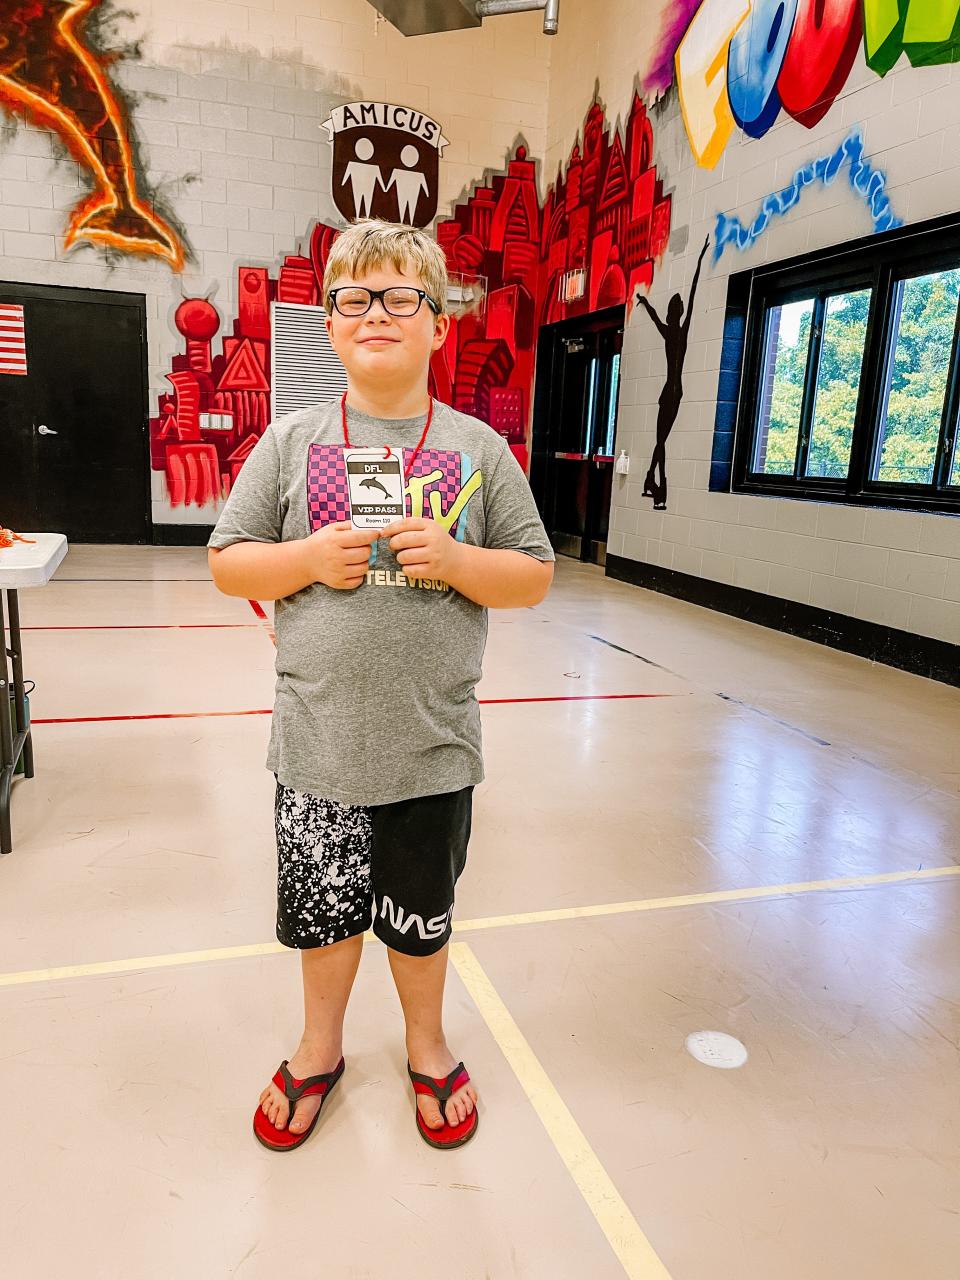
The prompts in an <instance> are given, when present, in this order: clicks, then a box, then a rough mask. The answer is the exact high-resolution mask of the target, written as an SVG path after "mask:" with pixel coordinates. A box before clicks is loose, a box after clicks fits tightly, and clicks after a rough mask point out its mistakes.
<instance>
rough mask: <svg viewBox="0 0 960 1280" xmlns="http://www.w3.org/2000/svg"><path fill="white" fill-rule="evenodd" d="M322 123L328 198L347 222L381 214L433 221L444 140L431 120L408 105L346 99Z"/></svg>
mask: <svg viewBox="0 0 960 1280" xmlns="http://www.w3.org/2000/svg"><path fill="white" fill-rule="evenodd" d="M323 127H324V128H325V129H326V130H327V132H328V134H329V135H330V141H331V142H332V143H333V200H334V203H335V204H336V206H337V208H338V209H339V210H340V212H341V213H342V214H343V216H344V217H345V218H346V219H347V221H348V222H353V221H354V220H355V219H356V218H386V219H387V220H388V221H389V222H406V223H407V224H408V225H410V226H413V227H425V226H427V225H428V224H429V223H430V222H432V221H433V219H434V218H435V217H436V213H437V195H438V180H439V175H440V154H441V152H442V151H443V148H444V147H445V146H446V145H447V139H446V138H445V137H444V136H443V133H442V131H441V129H440V126H439V125H438V124H437V122H436V120H431V118H430V117H429V116H428V115H424V113H423V112H422V111H414V110H413V108H412V107H397V106H391V105H390V104H389V103H386V102H348V103H347V104H346V105H345V106H342V107H337V108H336V110H334V111H333V112H332V113H331V115H330V119H329V120H328V121H326V123H325V124H324V126H323Z"/></svg>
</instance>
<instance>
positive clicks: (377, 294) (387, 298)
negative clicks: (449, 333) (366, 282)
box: [330, 284, 440, 316]
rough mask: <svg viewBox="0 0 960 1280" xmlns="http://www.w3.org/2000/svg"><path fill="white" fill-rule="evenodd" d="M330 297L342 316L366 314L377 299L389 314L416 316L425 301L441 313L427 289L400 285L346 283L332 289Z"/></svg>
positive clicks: (434, 310) (435, 313) (435, 311)
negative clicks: (375, 286)
mask: <svg viewBox="0 0 960 1280" xmlns="http://www.w3.org/2000/svg"><path fill="white" fill-rule="evenodd" d="M330 297H331V298H332V299H333V305H334V307H336V309H337V310H338V311H339V312H340V314H341V315H342V316H365V315H366V314H367V312H368V311H369V310H370V308H371V307H372V306H373V304H374V301H375V300H376V299H379V300H380V305H381V306H382V307H383V309H384V311H386V313H387V315H388V316H415V315H416V314H417V312H418V311H419V310H420V308H421V306H422V305H423V303H424V302H426V304H427V306H428V307H429V308H430V310H431V311H432V312H433V314H434V315H437V316H438V315H439V314H440V308H439V307H438V306H437V304H436V303H435V302H434V300H433V299H432V298H431V297H430V295H429V294H428V293H427V291H426V290H425V289H414V288H412V287H411V288H408V287H407V286H406V285H398V286H396V287H395V288H393V289H364V288H363V287H362V286H361V285H353V284H351V285H345V286H344V287H343V288H342V289H331V290H330Z"/></svg>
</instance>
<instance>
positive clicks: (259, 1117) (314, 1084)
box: [253, 1058, 344, 1151]
mask: <svg viewBox="0 0 960 1280" xmlns="http://www.w3.org/2000/svg"><path fill="white" fill-rule="evenodd" d="M287 1062H288V1059H287V1058H284V1060H283V1062H281V1063H280V1066H279V1067H278V1068H277V1073H276V1075H275V1076H274V1077H273V1083H274V1084H275V1085H276V1086H277V1088H278V1089H279V1090H280V1092H281V1093H282V1094H283V1096H284V1097H285V1098H286V1099H287V1100H288V1101H289V1103H290V1111H289V1114H288V1116H287V1127H286V1128H285V1129H277V1128H276V1127H275V1126H274V1125H272V1124H271V1123H270V1121H269V1120H268V1119H267V1117H266V1116H265V1115H264V1114H263V1111H262V1110H261V1109H260V1107H257V1109H256V1111H255V1112H254V1114H253V1133H254V1137H255V1138H256V1139H257V1141H258V1142H259V1143H262V1145H263V1146H265V1147H267V1148H268V1149H269V1150H270V1151H293V1150H294V1149H295V1148H297V1147H301V1146H303V1144H304V1143H305V1142H306V1140H307V1139H308V1138H309V1137H310V1135H311V1133H313V1131H314V1129H315V1128H316V1127H317V1121H318V1120H319V1119H320V1112H321V1111H322V1110H323V1104H324V1103H325V1102H326V1100H327V1098H328V1097H329V1096H330V1092H331V1090H332V1089H333V1086H334V1085H335V1084H336V1083H337V1081H338V1080H339V1079H340V1077H341V1076H342V1075H343V1066H344V1063H343V1059H342V1058H341V1059H340V1062H339V1063H338V1065H337V1067H336V1068H335V1069H334V1070H333V1071H327V1072H325V1073H324V1074H323V1075H319V1076H307V1078H306V1079H305V1080H297V1079H295V1078H294V1077H293V1076H292V1075H291V1074H290V1072H289V1070H288V1069H287ZM311 1094H319V1095H320V1098H321V1101H320V1106H319V1107H318V1108H317V1114H316V1115H315V1116H314V1117H313V1120H312V1121H311V1122H310V1124H309V1125H308V1126H307V1128H306V1129H304V1131H303V1133H291V1132H290V1121H291V1120H292V1119H293V1113H294V1111H295V1110H296V1105H297V1103H298V1102H299V1101H300V1099H301V1098H306V1097H309V1096H310V1095H311Z"/></svg>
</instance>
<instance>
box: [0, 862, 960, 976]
mask: <svg viewBox="0 0 960 1280" xmlns="http://www.w3.org/2000/svg"><path fill="white" fill-rule="evenodd" d="M949 876H960V866H957V865H952V866H948V867H927V868H925V869H923V870H920V871H887V872H883V873H881V874H879V875H873V876H848V877H845V878H842V879H838V880H808V881H803V882H800V883H798V884H772V885H760V886H759V887H757V888H752V889H751V888H747V889H718V890H716V891H713V892H710V893H687V894H681V895H679V896H676V897H672V898H641V899H638V900H636V901H633V902H629V901H628V902H601V903H598V904H596V905H594V906H587V907H557V908H555V909H553V910H550V911H523V912H519V913H517V914H515V915H508V916H483V917H480V918H478V919H476V920H460V921H455V922H454V926H453V931H454V933H471V932H479V931H480V930H483V929H505V928H508V927H510V926H513V925H524V924H550V923H551V922H554V921H558V920H585V919H590V918H591V917H594V916H616V915H629V914H631V913H632V912H639V911H667V910H670V909H673V908H677V907H702V906H709V905H710V904H711V903H719V902H750V901H753V900H755V899H762V898H787V897H793V896H796V895H799V894H804V893H831V892H835V891H837V890H842V889H870V888H873V887H875V886H878V885H885V884H910V883H911V882H913V881H917V880H942V879H945V878H947V877H949ZM364 940H365V941H366V942H373V941H374V940H375V939H374V936H373V934H372V933H370V932H368V933H366V934H364ZM288 950H289V948H287V947H284V946H281V945H280V943H279V942H252V943H248V944H246V945H244V946H239V947H214V948H213V949H212V950H209V951H174V952H171V953H170V954H169V955H159V956H137V957H134V958H132V959H127V960H97V961H94V962H93V963H91V964H68V965H61V966H59V967H57V968H54V969H24V970H22V971H21V972H16V971H14V972H13V973H0V987H17V986H23V985H26V984H29V983H32V982H56V981H58V980H59V979H61V978H88V977H93V976H95V975H97V974H110V973H133V972H135V971H137V970H143V969H166V968H170V967H172V966H174V965H189V964H206V963H208V962H210V961H214V960H241V959H248V958H249V957H251V956H270V955H279V954H280V953H282V952H285V951H288Z"/></svg>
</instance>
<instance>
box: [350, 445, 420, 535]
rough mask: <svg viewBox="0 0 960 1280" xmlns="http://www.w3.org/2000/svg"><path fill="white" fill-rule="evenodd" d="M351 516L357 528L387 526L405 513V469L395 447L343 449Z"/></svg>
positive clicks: (400, 518) (401, 517) (380, 527)
mask: <svg viewBox="0 0 960 1280" xmlns="http://www.w3.org/2000/svg"><path fill="white" fill-rule="evenodd" d="M343 457H344V462H345V464H346V468H347V483H348V486H349V490H350V519H351V520H352V521H353V525H354V528H356V529H385V528H386V527H387V525H388V524H393V523H394V522H395V521H397V520H402V519H403V516H404V506H405V504H404V494H403V488H404V485H403V469H402V466H401V461H402V458H401V454H400V452H398V450H396V449H348V450H345V451H344V455H343Z"/></svg>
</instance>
